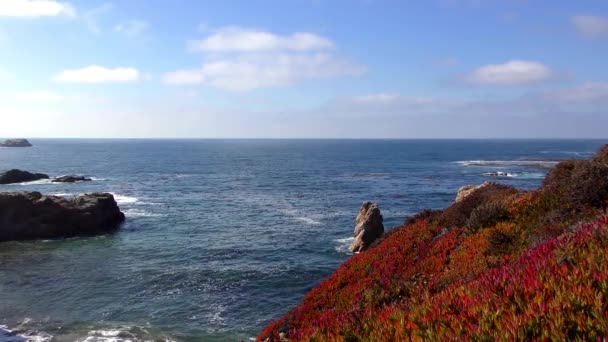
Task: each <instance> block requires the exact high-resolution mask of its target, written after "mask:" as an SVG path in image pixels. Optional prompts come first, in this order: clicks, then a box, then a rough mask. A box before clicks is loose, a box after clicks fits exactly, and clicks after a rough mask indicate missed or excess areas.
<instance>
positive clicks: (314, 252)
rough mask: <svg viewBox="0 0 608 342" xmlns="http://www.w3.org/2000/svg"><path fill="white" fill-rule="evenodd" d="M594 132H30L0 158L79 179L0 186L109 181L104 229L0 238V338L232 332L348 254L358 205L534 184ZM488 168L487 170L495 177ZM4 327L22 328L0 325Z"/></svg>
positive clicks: (279, 310) (1, 165) (586, 152)
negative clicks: (139, 136) (38, 135)
mask: <svg viewBox="0 0 608 342" xmlns="http://www.w3.org/2000/svg"><path fill="white" fill-rule="evenodd" d="M606 142H607V141H598V140H580V141H579V140H576V141H575V140H566V141H553V140H531V141H525V140H513V141H511V140H471V141H466V140H35V139H34V140H32V143H33V144H34V147H32V148H27V149H18V148H13V149H10V148H0V170H3V169H10V168H20V169H25V170H29V171H33V172H34V171H35V172H43V173H47V174H49V175H51V176H58V175H64V174H83V175H87V176H91V177H93V178H94V181H93V182H85V183H76V184H51V183H49V182H47V181H40V182H32V183H24V184H15V185H4V186H0V191H41V192H44V193H48V194H56V195H60V196H73V195H77V194H80V193H84V192H92V191H104V192H112V193H114V194H115V198H116V199H117V201H118V203H119V205H120V207H121V209H122V210H123V211H124V212H125V214H126V216H127V221H126V222H125V224H124V225H123V226H122V228H121V230H120V231H118V232H117V233H115V234H111V235H102V236H97V237H87V238H74V239H67V240H51V241H31V242H5V243H0V328H1V329H0V341H23V340H35V341H51V340H52V341H123V340H127V339H131V340H137V339H141V340H155V339H156V340H176V341H239V340H245V341H246V340H248V339H250V338H252V337H255V336H256V334H257V333H258V332H259V331H260V329H262V328H263V327H264V326H265V324H267V323H269V322H270V321H272V320H274V319H277V318H279V317H280V316H281V315H282V314H284V313H286V312H287V311H288V310H289V309H290V308H292V307H293V306H294V305H296V304H297V303H298V302H299V301H300V300H301V298H302V297H303V295H304V294H305V293H306V292H307V291H308V290H310V289H311V288H312V287H314V286H315V285H316V284H318V283H319V282H320V281H321V280H322V279H323V278H324V277H326V276H327V275H329V274H330V273H331V272H333V271H334V270H335V269H336V268H337V267H338V266H339V265H340V264H341V263H342V262H344V261H345V260H347V259H348V258H349V257H350V254H349V253H348V244H349V242H350V241H351V240H350V239H349V238H350V237H351V236H352V231H353V223H354V219H355V216H356V214H357V211H358V209H359V206H360V205H361V202H363V201H365V200H372V201H376V202H378V203H379V204H380V208H381V210H382V213H383V216H384V218H385V226H386V227H387V228H392V227H395V226H398V225H399V224H401V223H402V222H403V220H404V218H405V217H406V216H408V215H411V214H414V213H416V212H418V211H420V210H422V209H425V208H443V207H446V206H448V205H449V204H450V203H451V201H452V200H453V199H454V197H455V194H456V191H457V189H458V188H459V187H460V186H462V185H466V184H477V183H481V182H483V181H485V180H494V181H497V182H501V183H506V184H511V185H514V186H517V187H520V188H525V189H531V188H535V187H537V186H538V185H539V184H540V183H541V181H542V178H543V176H544V175H545V173H546V167H548V166H551V165H553V164H554V160H559V159H569V158H585V157H589V156H590V155H591V154H593V152H594V151H595V150H596V149H597V148H599V147H600V146H601V145H602V144H604V143H606ZM496 174H499V176H496ZM10 330H17V331H18V332H19V335H20V336H15V335H14V334H10V333H8V331H10Z"/></svg>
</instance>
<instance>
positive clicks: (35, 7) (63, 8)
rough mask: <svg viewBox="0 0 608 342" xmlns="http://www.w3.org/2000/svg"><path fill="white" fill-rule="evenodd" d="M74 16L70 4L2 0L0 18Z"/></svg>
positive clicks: (50, 0)
mask: <svg viewBox="0 0 608 342" xmlns="http://www.w3.org/2000/svg"><path fill="white" fill-rule="evenodd" d="M55 16H68V17H74V16H76V11H75V10H74V8H73V7H72V6H70V4H68V3H65V2H59V1H53V0H2V1H0V17H26V18H36V17H55Z"/></svg>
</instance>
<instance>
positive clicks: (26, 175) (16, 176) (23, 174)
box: [0, 169, 49, 184]
mask: <svg viewBox="0 0 608 342" xmlns="http://www.w3.org/2000/svg"><path fill="white" fill-rule="evenodd" d="M40 179H49V176H48V175H45V174H44V173H31V172H27V171H22V170H17V169H13V170H9V171H6V172H5V173H2V174H0V184H13V183H23V182H33V181H37V180H40Z"/></svg>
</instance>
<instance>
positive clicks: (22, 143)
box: [0, 139, 32, 147]
mask: <svg viewBox="0 0 608 342" xmlns="http://www.w3.org/2000/svg"><path fill="white" fill-rule="evenodd" d="M0 146H2V147H30V146H32V144H30V142H29V141H27V139H7V140H5V141H4V142H3V143H0Z"/></svg>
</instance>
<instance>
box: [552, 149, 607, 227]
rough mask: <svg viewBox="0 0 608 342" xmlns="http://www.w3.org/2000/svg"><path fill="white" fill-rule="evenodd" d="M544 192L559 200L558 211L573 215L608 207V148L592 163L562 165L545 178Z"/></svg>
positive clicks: (589, 161) (563, 163)
mask: <svg viewBox="0 0 608 342" xmlns="http://www.w3.org/2000/svg"><path fill="white" fill-rule="evenodd" d="M543 192H544V193H545V195H548V196H556V197H557V198H558V199H559V206H560V210H561V211H563V212H564V213H568V211H572V212H573V213H572V214H573V215H576V214H578V213H580V212H581V211H584V210H586V209H589V208H596V209H602V210H603V211H604V212H606V209H607V206H608V146H604V147H603V148H602V149H601V150H600V151H599V152H598V154H597V155H596V156H595V157H594V158H592V159H591V160H575V161H565V162H561V163H559V164H558V165H556V167H555V168H554V169H553V170H552V171H551V172H550V173H549V174H548V175H547V177H546V178H545V180H544V182H543Z"/></svg>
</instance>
